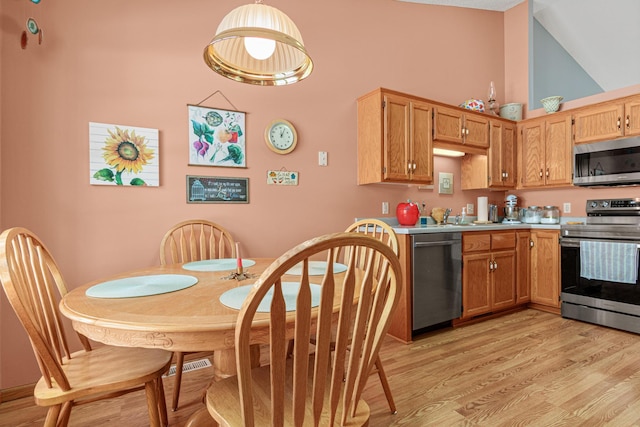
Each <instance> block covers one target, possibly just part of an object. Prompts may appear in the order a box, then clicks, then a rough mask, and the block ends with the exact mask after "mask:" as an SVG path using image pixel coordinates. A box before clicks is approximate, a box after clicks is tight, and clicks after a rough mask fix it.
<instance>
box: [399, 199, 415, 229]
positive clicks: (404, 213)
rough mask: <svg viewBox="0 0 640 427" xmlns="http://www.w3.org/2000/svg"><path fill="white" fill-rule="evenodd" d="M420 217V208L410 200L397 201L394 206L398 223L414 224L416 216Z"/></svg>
mask: <svg viewBox="0 0 640 427" xmlns="http://www.w3.org/2000/svg"><path fill="white" fill-rule="evenodd" d="M419 217H420V210H419V209H418V205H417V204H416V203H413V202H412V201H411V200H407V201H406V202H400V203H398V207H397V208H396V218H398V223H399V224H400V225H416V222H418V218H419Z"/></svg>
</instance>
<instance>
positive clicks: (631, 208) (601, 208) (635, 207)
mask: <svg viewBox="0 0 640 427" xmlns="http://www.w3.org/2000/svg"><path fill="white" fill-rule="evenodd" d="M586 211H587V215H590V216H600V215H602V216H608V215H616V216H617V215H631V216H634V215H640V198H635V199H596V200H587V209H586Z"/></svg>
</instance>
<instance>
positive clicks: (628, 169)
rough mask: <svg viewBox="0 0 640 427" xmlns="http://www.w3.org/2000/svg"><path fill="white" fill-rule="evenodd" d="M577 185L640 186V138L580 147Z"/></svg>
mask: <svg viewBox="0 0 640 427" xmlns="http://www.w3.org/2000/svg"><path fill="white" fill-rule="evenodd" d="M573 184H574V185H581V186H615V185H640V137H632V138H625V139H617V140H613V141H603V142H593V143H590V144H576V145H575V146H574V147H573Z"/></svg>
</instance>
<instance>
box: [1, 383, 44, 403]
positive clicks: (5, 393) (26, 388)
mask: <svg viewBox="0 0 640 427" xmlns="http://www.w3.org/2000/svg"><path fill="white" fill-rule="evenodd" d="M35 386H36V385H35V384H26V385H21V386H18V387H12V388H5V389H2V390H0V403H2V402H9V401H11V400H17V399H22V398H24V397H29V396H33V389H34V388H35Z"/></svg>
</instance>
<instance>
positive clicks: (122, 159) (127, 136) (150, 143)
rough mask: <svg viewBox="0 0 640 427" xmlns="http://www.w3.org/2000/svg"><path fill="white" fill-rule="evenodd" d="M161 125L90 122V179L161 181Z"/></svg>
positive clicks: (102, 181)
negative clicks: (147, 126) (150, 126)
mask: <svg viewBox="0 0 640 427" xmlns="http://www.w3.org/2000/svg"><path fill="white" fill-rule="evenodd" d="M159 165H160V161H159V158H158V129H148V128H141V127H132V126H123V125H112V124H106V123H92V122H90V123H89V170H90V183H91V184H94V185H117V186H150V187H158V186H159V185H160V166H159Z"/></svg>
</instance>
